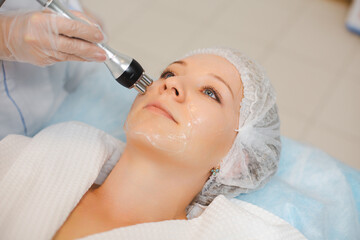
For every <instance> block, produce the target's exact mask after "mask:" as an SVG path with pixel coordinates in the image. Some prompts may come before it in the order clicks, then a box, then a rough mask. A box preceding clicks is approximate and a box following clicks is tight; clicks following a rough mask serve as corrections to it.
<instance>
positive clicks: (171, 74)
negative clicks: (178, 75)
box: [160, 70, 175, 79]
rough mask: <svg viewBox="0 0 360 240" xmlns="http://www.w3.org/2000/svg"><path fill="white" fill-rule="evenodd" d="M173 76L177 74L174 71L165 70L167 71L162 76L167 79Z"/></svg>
mask: <svg viewBox="0 0 360 240" xmlns="http://www.w3.org/2000/svg"><path fill="white" fill-rule="evenodd" d="M173 76H175V74H174V73H173V72H171V71H167V70H165V71H164V72H163V73H162V74H161V76H160V78H164V79H166V78H169V77H173Z"/></svg>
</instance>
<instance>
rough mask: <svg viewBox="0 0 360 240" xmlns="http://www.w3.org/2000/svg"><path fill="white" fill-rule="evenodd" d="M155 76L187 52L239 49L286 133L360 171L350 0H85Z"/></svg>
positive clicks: (357, 54)
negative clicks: (264, 83) (272, 95)
mask: <svg viewBox="0 0 360 240" xmlns="http://www.w3.org/2000/svg"><path fill="white" fill-rule="evenodd" d="M82 5H83V6H85V7H86V8H87V9H88V10H89V11H90V12H92V13H94V14H95V15H96V16H97V17H99V18H100V19H101V20H102V21H103V25H104V26H105V32H106V33H107V35H108V39H109V44H110V46H112V47H113V48H115V49H117V50H118V51H119V52H122V53H125V54H127V55H129V56H131V57H133V58H135V59H137V60H138V61H139V62H140V63H141V65H142V66H143V67H144V68H145V70H146V71H147V72H148V73H149V74H150V75H151V76H152V77H154V78H155V79H157V78H158V77H159V75H160V72H161V71H162V70H163V69H164V68H165V67H166V66H167V65H168V64H169V63H170V62H172V61H174V60H176V59H179V58H181V57H182V56H183V55H184V54H185V53H187V52H188V51H189V50H192V49H194V48H199V47H209V46H229V47H233V48H237V49H239V50H241V51H243V52H244V53H246V54H247V55H249V56H251V57H252V58H254V59H255V60H257V61H258V62H259V63H260V64H262V65H263V66H264V68H265V70H266V71H267V74H268V76H269V78H270V80H271V82H272V84H273V85H274V87H275V90H276V92H277V103H278V106H279V113H280V120H281V133H282V135H283V136H286V137H289V138H292V139H295V140H297V141H300V142H303V143H307V144H311V145H313V146H316V147H318V148H320V149H322V150H323V151H325V152H327V153H328V154H330V155H332V156H333V157H335V158H337V159H339V160H341V161H343V162H345V163H346V164H348V165H350V166H352V167H355V168H357V169H360V157H359V156H360V36H359V35H356V34H354V33H351V32H349V31H348V30H347V29H346V26H345V23H346V20H347V17H348V12H349V9H350V5H351V1H345V0H342V1H341V0H222V1H219V0H181V1H175V0H131V1H124V0H102V1H98V0H82ZM359 18H360V15H359Z"/></svg>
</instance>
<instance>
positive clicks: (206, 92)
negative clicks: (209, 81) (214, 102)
mask: <svg viewBox="0 0 360 240" xmlns="http://www.w3.org/2000/svg"><path fill="white" fill-rule="evenodd" d="M204 93H205V94H206V95H208V96H209V97H211V98H213V99H216V95H215V93H214V92H213V91H212V90H211V89H205V90H204Z"/></svg>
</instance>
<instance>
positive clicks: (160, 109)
mask: <svg viewBox="0 0 360 240" xmlns="http://www.w3.org/2000/svg"><path fill="white" fill-rule="evenodd" d="M144 108H146V109H148V110H150V111H153V112H156V113H159V114H161V115H163V116H165V117H167V118H169V119H170V120H173V121H174V122H175V123H177V121H176V120H175V119H174V117H173V116H172V115H171V113H170V112H169V111H168V110H166V108H164V107H163V106H161V104H160V103H151V104H148V105H146V106H145V107H144Z"/></svg>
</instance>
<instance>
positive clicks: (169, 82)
mask: <svg viewBox="0 0 360 240" xmlns="http://www.w3.org/2000/svg"><path fill="white" fill-rule="evenodd" d="M159 91H160V94H170V95H171V96H172V97H173V98H174V99H175V100H176V101H178V102H183V101H184V100H185V91H184V88H183V86H182V84H181V83H180V82H179V80H178V79H175V78H169V79H166V80H163V81H162V83H161V85H160V87H159Z"/></svg>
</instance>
